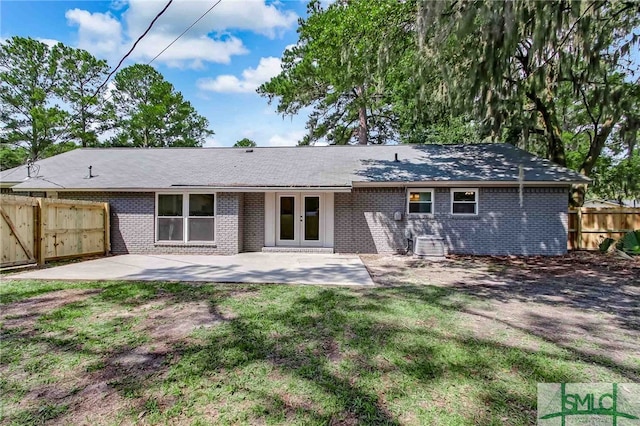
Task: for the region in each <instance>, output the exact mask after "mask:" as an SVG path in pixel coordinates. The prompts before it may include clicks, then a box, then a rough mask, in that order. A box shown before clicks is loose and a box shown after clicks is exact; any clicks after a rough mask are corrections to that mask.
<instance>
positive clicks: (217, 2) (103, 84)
mask: <svg viewBox="0 0 640 426" xmlns="http://www.w3.org/2000/svg"><path fill="white" fill-rule="evenodd" d="M221 2H222V0H218V1H216V2H215V3H214V4H213V6H211V7H210V8H209V9H207V10H206V11H205V12H204V13H203V14H202V15H200V17H199V18H198V19H196V20H195V21H194V22H193V23H192V24H191V25H189V27H187V29H185V30H184V31H183V32H182V33H180V35H179V36H178V37H176V38H175V39H174V40H173V41H172V42H171V43H169V44H168V45H167V46H166V47H165V48H164V49H162V50H161V51H160V52H159V53H158V54H157V55H156V56H154V57H153V58H152V59H151V60H150V61H149V62H147V65H150V64H151V63H152V62H153V61H155V60H156V59H158V58H159V57H160V55H162V54H163V53H164V52H166V51H167V49H169V48H170V47H171V46H173V44H174V43H175V42H177V41H178V40H179V39H180V38H181V37H182V36H183V35H185V34H186V33H187V32H189V30H191V28H193V27H194V26H195V25H196V24H197V23H198V22H200V21H201V20H202V18H204V17H205V16H207V15H208V14H209V12H211V11H212V10H213V9H214V8H215V7H216V6H218V5H219V4H220V3H221ZM171 3H173V0H169V2H168V3H167V4H166V5H165V6H164V8H163V9H162V10H161V11H160V12H159V13H158V14H157V15H156V16H155V18H153V21H151V23H150V24H149V26H148V27H147V29H146V31H145V32H144V33H143V34H142V35H141V36H140V37H138V39H137V40H136V42H135V43H134V44H133V46H131V49H129V51H128V52H127V53H126V54H125V55H124V56H123V57H122V59H120V62H119V63H118V65H117V66H116V67H115V68H114V69H113V71H111V73H109V76H108V77H107V78H106V79H105V81H104V82H102V84H100V86H99V87H98V89H96V91H95V93H94V94H93V95H92V96H91V98H95V97H96V96H98V94H99V93H100V91H101V90H102V88H103V87H104V86H105V85H106V84H107V83H108V82H109V79H110V78H111V77H112V76H113V74H114V73H115V72H116V71H117V70H118V68H119V67H120V66H121V65H122V63H123V62H124V60H125V59H126V58H127V57H128V56H129V55H130V54H131V53H132V52H133V50H134V49H135V48H136V45H137V44H138V42H140V40H142V39H143V38H144V37H145V36H146V35H147V34H148V33H149V31H150V30H151V28H152V27H153V25H154V24H155V22H156V21H157V20H158V18H160V16H162V14H164V12H165V11H166V10H167V9H168V8H169V6H170V5H171ZM112 96H113V93H109V95H108V96H107V97H105V98H104V101H107V100H109V99H110V98H111V97H112ZM77 115H79V114H76V116H77ZM71 122H72V120H68V121H67V125H66V126H65V128H64V129H63V133H64V131H66V130H67V129H68V128H69V126H70V125H71Z"/></svg>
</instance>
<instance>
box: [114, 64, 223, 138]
mask: <svg viewBox="0 0 640 426" xmlns="http://www.w3.org/2000/svg"><path fill="white" fill-rule="evenodd" d="M113 81H114V86H115V88H114V91H113V92H112V100H111V104H112V106H113V110H114V112H115V124H114V129H115V130H116V135H115V136H114V137H113V138H112V139H111V140H110V144H111V145H113V146H132V147H145V148H146V147H181V146H182V147H188V146H191V147H193V146H202V144H203V143H204V140H205V138H206V137H207V136H209V135H212V134H213V132H212V131H211V130H209V129H208V126H209V122H208V121H207V119H206V118H204V117H203V116H201V115H199V114H198V113H197V112H196V110H195V109H194V108H193V106H192V105H191V103H190V102H188V101H186V100H185V99H184V97H183V96H182V94H181V93H180V92H177V91H176V90H175V88H174V87H173V85H172V84H171V83H169V82H168V81H166V80H165V79H164V77H163V76H162V74H160V73H159V72H158V71H156V70H155V69H154V68H153V67H151V66H149V65H142V64H136V65H132V66H129V67H126V68H123V69H122V70H120V71H119V72H118V73H117V74H116V76H115V78H114V80H113Z"/></svg>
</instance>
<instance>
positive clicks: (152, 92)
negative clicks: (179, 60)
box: [0, 37, 212, 169]
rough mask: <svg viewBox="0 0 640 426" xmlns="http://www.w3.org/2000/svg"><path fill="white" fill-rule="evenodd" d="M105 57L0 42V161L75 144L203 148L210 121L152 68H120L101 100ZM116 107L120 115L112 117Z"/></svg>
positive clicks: (19, 40)
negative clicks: (113, 85)
mask: <svg viewBox="0 0 640 426" xmlns="http://www.w3.org/2000/svg"><path fill="white" fill-rule="evenodd" d="M108 73H109V67H108V65H107V63H106V61H104V60H99V59H96V58H95V57H93V56H92V55H91V54H90V53H88V52H86V51H84V50H81V49H75V48H71V47H69V46H65V45H63V44H62V43H58V44H57V45H55V46H53V47H49V46H48V45H46V44H44V43H42V42H40V41H37V40H34V39H31V38H23V37H12V38H10V39H8V40H7V41H5V42H3V43H0V122H2V124H3V125H2V126H1V127H0V167H2V168H3V169H5V168H10V167H15V166H18V165H20V164H23V163H24V162H26V160H27V159H31V160H34V161H35V160H39V159H42V158H45V157H48V156H51V155H55V154H58V153H61V152H65V151H68V150H70V149H73V148H75V147H76V146H83V147H87V146H98V145H102V144H103V141H104V135H105V132H107V131H109V130H113V129H116V136H115V137H114V138H113V140H112V141H111V144H113V145H123V146H200V145H202V142H203V141H204V138H205V137H206V136H207V135H210V134H212V132H211V131H210V130H208V128H207V127H208V122H207V120H206V119H205V118H204V117H202V116H200V115H198V114H197V113H196V112H195V110H194V108H193V107H192V106H191V104H190V103H189V102H187V101H185V100H184V98H183V96H182V94H181V93H180V92H176V91H175V89H174V88H173V86H172V85H171V83H169V82H167V81H165V80H164V78H163V77H162V75H160V74H159V73H158V72H157V71H155V70H154V69H153V68H151V67H148V66H143V65H136V66H133V67H129V69H124V70H122V71H121V72H120V73H119V74H118V76H119V80H117V82H116V86H117V87H116V90H115V91H114V92H113V97H114V102H106V98H107V97H106V96H105V91H106V88H105V87H103V88H101V89H100V91H99V92H98V88H99V87H101V86H102V83H103V82H104V81H105V79H106V77H107V76H108ZM116 107H118V109H117V112H118V114H119V115H118V116H117V117H116Z"/></svg>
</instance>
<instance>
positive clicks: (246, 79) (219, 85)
mask: <svg viewBox="0 0 640 426" xmlns="http://www.w3.org/2000/svg"><path fill="white" fill-rule="evenodd" d="M280 64H281V63H280V59H279V58H274V57H273V56H269V57H267V58H260V62H259V63H258V66H257V67H256V68H247V69H246V70H244V71H242V76H241V78H238V77H236V76H235V75H228V74H225V75H219V76H218V77H216V78H213V79H211V78H204V79H201V80H198V83H197V84H198V88H200V89H201V90H208V91H211V92H219V93H252V92H255V91H256V89H257V88H258V86H260V85H261V84H262V83H264V82H265V81H268V80H270V79H271V78H272V77H275V76H276V75H278V74H279V73H280V71H281V67H280Z"/></svg>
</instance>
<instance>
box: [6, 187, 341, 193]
mask: <svg viewBox="0 0 640 426" xmlns="http://www.w3.org/2000/svg"><path fill="white" fill-rule="evenodd" d="M13 189H14V190H15V191H16V192H30V191H55V192H163V193H168V192H176V193H178V192H207V191H214V192H287V191H297V192H351V186H238V187H229V186H224V187H222V186H171V187H168V188H60V187H50V188H43V187H39V188H38V187H37V188H26V187H20V188H13Z"/></svg>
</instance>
